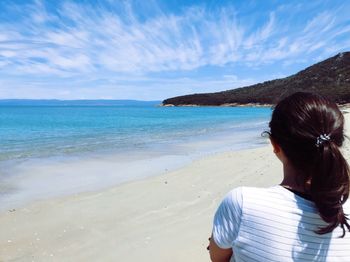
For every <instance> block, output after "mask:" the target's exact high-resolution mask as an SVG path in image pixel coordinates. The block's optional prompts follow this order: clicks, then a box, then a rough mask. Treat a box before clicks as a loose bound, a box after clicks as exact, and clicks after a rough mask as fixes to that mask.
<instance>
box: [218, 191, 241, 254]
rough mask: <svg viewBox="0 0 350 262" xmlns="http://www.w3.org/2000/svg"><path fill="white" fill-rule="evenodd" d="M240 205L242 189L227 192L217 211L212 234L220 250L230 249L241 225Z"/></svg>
mask: <svg viewBox="0 0 350 262" xmlns="http://www.w3.org/2000/svg"><path fill="white" fill-rule="evenodd" d="M242 204H243V198H242V188H240V187H239V188H236V189H234V190H232V191H231V192H229V193H228V194H227V195H226V196H225V198H224V199H223V201H222V202H221V204H220V206H219V208H218V209H217V211H216V213H215V216H214V223H213V232H212V234H213V239H214V241H215V243H216V244H217V245H218V246H219V247H220V248H223V249H227V248H232V246H233V242H234V241H235V239H236V238H237V235H238V231H239V226H240V223H241V216H242Z"/></svg>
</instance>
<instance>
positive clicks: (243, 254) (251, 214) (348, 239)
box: [213, 186, 350, 262]
mask: <svg viewBox="0 0 350 262" xmlns="http://www.w3.org/2000/svg"><path fill="white" fill-rule="evenodd" d="M349 204H350V203H349V201H347V203H345V204H344V206H343V208H344V212H345V214H350V207H349ZM325 225H327V224H326V223H325V222H324V221H323V220H322V219H321V217H320V216H319V215H318V214H317V210H316V207H315V205H314V204H313V202H311V201H308V200H306V199H304V198H302V197H300V196H298V195H296V194H294V193H292V192H291V191H289V190H287V189H285V188H284V187H282V186H274V187H270V188H253V187H239V188H236V189H234V190H232V191H231V192H230V193H228V194H227V195H226V197H225V198H224V200H223V201H222V203H221V204H220V206H219V208H218V210H217V211H216V214H215V217H214V226H213V238H214V241H215V243H216V244H217V245H218V246H219V247H221V248H232V250H233V254H234V255H233V257H232V259H231V261H258V262H263V261H276V262H283V261H346V262H350V232H346V235H345V237H344V238H340V237H339V236H341V235H342V233H343V231H342V229H341V228H340V227H338V228H336V229H335V230H334V231H333V232H332V233H328V234H324V235H319V234H316V233H315V232H314V231H315V230H317V228H318V227H320V226H321V227H322V226H325Z"/></svg>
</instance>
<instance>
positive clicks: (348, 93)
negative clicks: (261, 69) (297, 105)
mask: <svg viewBox="0 0 350 262" xmlns="http://www.w3.org/2000/svg"><path fill="white" fill-rule="evenodd" d="M298 91H308V92H314V93H318V94H321V95H323V96H326V97H328V98H330V99H332V100H334V101H335V102H337V103H339V104H345V103H349V102H350V52H343V53H339V54H337V55H336V56H334V57H331V58H328V59H326V60H324V61H322V62H319V63H317V64H314V65H312V66H310V67H308V68H306V69H304V70H302V71H300V72H298V73H296V74H294V75H291V76H288V77H285V78H281V79H275V80H271V81H266V82H263V83H259V84H255V85H251V86H247V87H241V88H237V89H232V90H227V91H222V92H216V93H203V94H191V95H184V96H178V97H173V98H169V99H166V100H164V101H163V105H164V106H172V105H174V106H189V105H194V106H195V105H198V106H221V105H226V106H237V105H246V104H255V105H256V104H258V105H264V104H275V103H277V102H278V101H279V100H281V99H282V98H284V97H286V96H288V95H290V94H292V93H295V92H298Z"/></svg>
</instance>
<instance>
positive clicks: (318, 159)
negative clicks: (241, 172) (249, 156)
mask: <svg viewBox="0 0 350 262" xmlns="http://www.w3.org/2000/svg"><path fill="white" fill-rule="evenodd" d="M269 126H270V132H268V134H269V136H270V140H271V143H272V146H273V151H274V153H275V154H276V156H277V157H278V158H279V160H280V161H281V162H282V164H283V175H284V177H283V181H282V182H281V184H280V185H278V186H273V187H270V188H251V187H240V188H236V189H234V190H232V191H231V192H230V193H229V194H227V195H226V197H225V198H224V200H223V201H222V203H221V205H220V206H219V208H218V210H217V211H216V214H215V218H214V226H213V231H212V237H211V238H210V244H209V251H210V257H211V259H212V261H215V262H218V261H259V262H260V261H350V233H348V232H349V231H350V225H349V221H348V219H347V217H346V214H349V213H350V203H349V202H350V201H347V199H348V196H349V167H348V164H347V162H346V160H345V159H344V157H343V156H342V153H341V152H340V149H339V148H340V147H341V146H342V144H343V141H344V130H343V128H344V117H343V115H342V113H341V112H340V110H339V108H338V107H337V105H336V104H335V103H333V102H331V101H329V100H327V99H325V98H323V97H321V96H318V95H315V94H310V93H302V92H299V93H295V94H293V95H291V96H289V97H287V98H285V99H283V100H282V101H281V102H280V103H278V104H277V106H276V107H275V109H274V111H273V114H272V118H271V121H270V124H269ZM230 259H231V260H230Z"/></svg>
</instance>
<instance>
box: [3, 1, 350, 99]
mask: <svg viewBox="0 0 350 262" xmlns="http://www.w3.org/2000/svg"><path fill="white" fill-rule="evenodd" d="M8 3H9V4H8V5H7V6H6V8H5V9H4V10H5V11H3V12H9V13H10V15H12V19H9V18H8V19H1V17H5V15H3V16H0V69H1V71H2V73H1V74H2V75H3V76H7V77H11V76H12V77H15V76H27V77H28V79H29V78H31V77H39V76H43V75H46V76H52V77H58V78H69V79H72V78H74V77H76V78H79V79H81V78H86V77H87V76H91V75H93V76H94V77H96V78H99V77H104V76H106V75H108V77H109V78H111V79H114V78H115V77H116V76H120V75H126V76H128V77H132V76H136V75H144V76H147V77H148V78H149V79H151V78H152V76H151V75H152V74H153V73H162V72H178V73H179V76H178V79H182V77H183V76H184V75H186V72H195V71H198V70H202V69H203V68H207V67H214V68H230V70H233V74H234V75H239V69H237V67H239V66H241V65H243V66H245V67H247V68H251V69H252V70H254V68H255V69H256V68H257V67H262V66H264V65H267V64H274V63H280V64H281V65H285V66H287V65H290V64H291V63H293V61H302V59H320V58H325V57H326V56H329V55H333V54H334V53H335V52H337V51H341V50H344V49H345V48H348V47H349V40H348V39H350V22H349V19H348V18H347V16H339V15H338V13H339V9H340V8H342V9H344V6H343V5H341V6H336V7H334V8H327V9H326V10H325V8H320V9H317V10H316V11H315V12H314V13H312V14H311V15H307V14H303V13H298V12H302V10H301V8H302V7H301V6H299V7H298V8H297V7H295V10H294V11H293V9H291V8H288V7H283V8H282V7H276V8H275V9H271V8H270V9H266V10H263V12H262V13H261V15H260V16H259V17H249V16H247V15H243V14H242V13H241V11H240V10H239V9H238V7H236V6H234V5H232V4H224V5H222V6H218V7H216V8H207V7H206V6H205V5H201V6H186V7H184V8H183V9H181V11H178V12H171V11H169V10H162V9H161V8H160V7H159V6H158V7H157V3H156V2H153V5H154V6H153V11H154V13H152V14H151V15H150V14H143V13H142V12H143V10H140V9H138V5H136V4H135V3H136V2H134V1H122V2H119V1H116V2H113V3H112V4H111V3H108V1H106V2H96V4H95V5H91V4H87V3H85V5H84V4H82V3H80V4H79V3H76V2H73V1H66V2H59V3H56V4H55V5H54V6H52V4H50V3H49V2H45V1H34V2H30V3H29V4H25V5H24V4H22V5H16V4H15V3H11V2H8ZM305 4H306V5H307V3H305ZM345 8H349V6H345ZM297 15H299V16H300V17H302V21H301V22H295V23H288V24H286V23H285V21H286V20H287V18H288V19H289V20H290V21H294V20H295V17H296V16H297ZM9 17H10V16H9ZM293 19H294V20H293ZM295 21H296V20H295ZM222 70H223V71H222V73H221V76H219V77H218V76H217V74H213V75H212V76H211V77H212V79H211V80H210V81H209V82H210V84H211V85H212V86H214V85H215V88H212V89H213V90H214V89H216V88H217V87H221V88H222V89H224V88H226V83H229V82H227V78H225V77H223V75H227V72H226V71H227V69H226V70H225V69H222ZM214 71H215V70H214ZM216 71H217V70H216ZM206 72H207V71H206ZM208 77H210V76H208ZM216 77H218V78H222V79H226V80H225V83H223V82H220V81H218V82H215V81H216V80H215V78H216ZM248 78H249V79H252V78H251V77H248ZM248 78H247V77H246V76H239V77H238V79H248ZM261 78H263V77H254V79H255V81H257V80H259V79H261ZM13 79H14V78H13ZM199 79H201V78H200V77H199V78H198V81H199ZM158 80H159V79H158ZM12 81H14V80H12ZM28 81H29V80H28ZM155 81H156V78H154V81H153V82H152V83H153V85H155ZM168 81H169V82H168V83H169V85H168V86H170V85H172V82H171V81H173V80H168ZM161 82H162V81H160V83H161ZM250 82H254V81H250ZM175 83H176V84H178V85H181V84H183V85H187V86H188V87H189V88H188V89H187V90H189V91H191V90H192V89H193V90H194V88H199V85H197V82H196V80H195V81H194V82H191V81H187V82H181V81H177V82H176V81H175ZM244 83H247V82H246V81H245V80H240V84H244ZM85 84H86V83H85ZM162 84H163V85H164V86H167V85H166V84H164V83H163V82H162ZM230 84H232V83H230ZM16 86H20V85H19V84H18V85H16ZM135 86H137V85H136V84H135ZM234 86H235V85H233V84H232V87H234ZM3 88H4V87H3ZM129 88H131V87H130V86H129ZM197 91H198V90H197V89H196V92H197ZM66 93H67V92H66ZM68 93H69V92H68ZM68 93H67V94H68ZM185 93H186V92H185Z"/></svg>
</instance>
